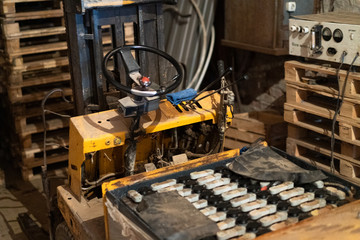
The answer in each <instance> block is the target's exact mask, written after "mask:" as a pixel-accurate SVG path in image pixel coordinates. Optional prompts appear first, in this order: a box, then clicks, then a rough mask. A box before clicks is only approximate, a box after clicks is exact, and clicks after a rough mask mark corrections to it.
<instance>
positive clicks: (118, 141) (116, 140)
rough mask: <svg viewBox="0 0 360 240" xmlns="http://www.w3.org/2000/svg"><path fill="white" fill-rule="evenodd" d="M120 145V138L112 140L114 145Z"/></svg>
mask: <svg viewBox="0 0 360 240" xmlns="http://www.w3.org/2000/svg"><path fill="white" fill-rule="evenodd" d="M120 143H121V138H119V137H116V138H114V145H119V144H120Z"/></svg>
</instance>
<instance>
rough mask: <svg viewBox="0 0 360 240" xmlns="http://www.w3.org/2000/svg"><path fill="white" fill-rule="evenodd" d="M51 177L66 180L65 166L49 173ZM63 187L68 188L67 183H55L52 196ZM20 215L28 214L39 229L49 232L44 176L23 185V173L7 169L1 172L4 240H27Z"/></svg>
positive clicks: (0, 221)
mask: <svg viewBox="0 0 360 240" xmlns="http://www.w3.org/2000/svg"><path fill="white" fill-rule="evenodd" d="M4 172H5V174H4ZM4 175H5V176H4ZM49 175H51V176H53V175H56V176H66V168H65V167H64V164H62V165H61V166H60V167H59V166H57V167H56V166H55V169H49ZM1 176H3V177H1ZM60 184H64V180H56V181H55V180H53V181H51V190H52V192H55V191H56V186H57V185H60ZM19 213H28V214H29V215H30V217H31V218H32V219H33V220H34V221H35V222H36V224H37V225H38V226H40V227H42V228H43V229H44V230H45V231H48V226H49V222H48V217H47V205H46V200H45V195H44V192H43V188H42V180H41V175H40V173H38V174H35V175H34V176H33V177H32V178H31V179H30V181H23V180H22V179H21V174H20V171H19V170H17V169H13V168H6V169H5V171H3V170H1V169H0V239H1V240H10V239H16V240H27V237H26V236H25V234H24V233H23V232H22V230H21V227H20V225H19V223H18V222H17V216H18V214H19Z"/></svg>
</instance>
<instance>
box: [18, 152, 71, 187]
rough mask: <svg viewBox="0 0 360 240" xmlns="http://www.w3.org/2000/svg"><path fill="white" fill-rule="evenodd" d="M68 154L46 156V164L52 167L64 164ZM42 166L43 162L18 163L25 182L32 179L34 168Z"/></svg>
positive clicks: (40, 160) (60, 153) (59, 153)
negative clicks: (56, 164)
mask: <svg viewBox="0 0 360 240" xmlns="http://www.w3.org/2000/svg"><path fill="white" fill-rule="evenodd" d="M68 158H69V157H68V153H67V152H66V151H65V152H58V153H56V154H53V155H50V156H47V158H46V159H47V164H48V165H52V164H55V163H60V162H65V161H67V160H68ZM42 165H43V160H42V159H39V160H33V161H30V160H29V161H28V162H27V163H26V164H23V163H20V167H21V174H22V178H23V179H24V180H25V181H27V180H30V179H31V178H33V177H34V168H38V167H40V166H42Z"/></svg>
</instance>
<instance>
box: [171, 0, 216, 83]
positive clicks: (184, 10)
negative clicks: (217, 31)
mask: <svg viewBox="0 0 360 240" xmlns="http://www.w3.org/2000/svg"><path fill="white" fill-rule="evenodd" d="M195 2H196V3H197V4H198V5H199V8H200V11H201V13H202V14H203V16H204V20H205V25H206V29H207V32H208V34H207V42H208V43H209V40H210V36H211V26H212V24H213V21H214V15H215V7H216V0H196V1H195ZM176 7H177V8H178V11H179V12H180V13H181V14H189V15H191V17H188V18H183V17H180V16H177V15H176V14H174V13H173V11H165V12H164V19H165V43H166V44H165V50H166V52H167V53H169V54H170V55H171V56H173V57H174V58H175V59H177V60H178V61H179V62H180V63H182V64H183V65H184V66H185V72H186V79H184V81H183V85H182V88H184V86H186V85H187V84H188V83H189V82H190V81H191V79H192V77H193V76H194V74H195V72H196V70H197V68H198V65H199V61H200V54H201V48H202V33H201V27H200V21H199V18H198V16H197V14H196V11H195V9H194V7H193V6H192V4H191V3H190V1H189V0H179V1H178V4H177V5H176ZM165 8H166V7H165Z"/></svg>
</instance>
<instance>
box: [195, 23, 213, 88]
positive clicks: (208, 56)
mask: <svg viewBox="0 0 360 240" xmlns="http://www.w3.org/2000/svg"><path fill="white" fill-rule="evenodd" d="M210 39H211V40H210V46H209V52H208V54H207V57H206V61H205V64H204V66H203V68H202V71H201V74H200V77H199V80H198V82H197V84H196V86H195V90H196V91H197V90H199V88H200V86H201V83H202V82H203V80H204V77H205V74H206V71H207V69H208V67H209V63H210V60H211V56H212V54H213V51H214V46H215V28H214V26H212V27H211V38H210Z"/></svg>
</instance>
